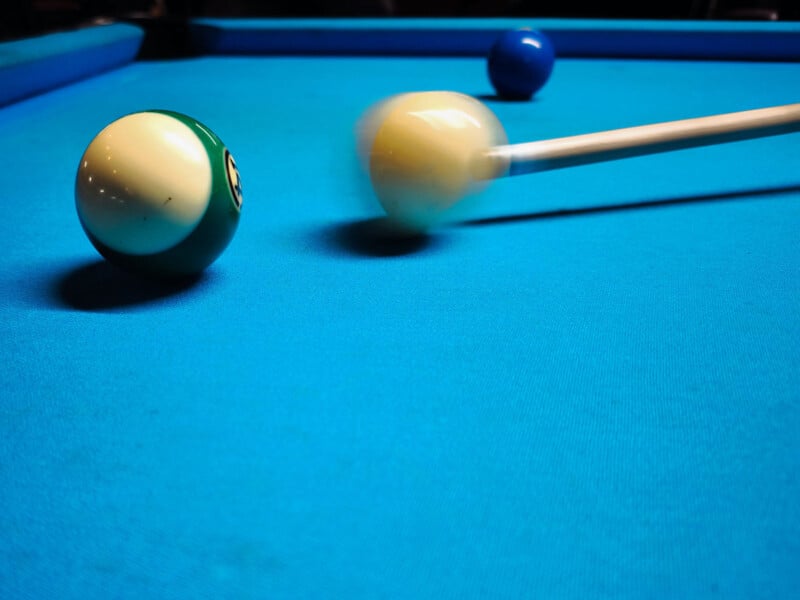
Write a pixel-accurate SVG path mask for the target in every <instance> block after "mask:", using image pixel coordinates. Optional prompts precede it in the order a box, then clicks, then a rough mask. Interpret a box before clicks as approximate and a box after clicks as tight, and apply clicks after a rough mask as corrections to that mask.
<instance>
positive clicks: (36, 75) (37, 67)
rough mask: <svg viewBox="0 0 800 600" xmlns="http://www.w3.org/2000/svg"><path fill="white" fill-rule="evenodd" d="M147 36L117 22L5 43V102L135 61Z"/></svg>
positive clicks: (0, 97) (0, 101) (1, 96)
mask: <svg viewBox="0 0 800 600" xmlns="http://www.w3.org/2000/svg"><path fill="white" fill-rule="evenodd" d="M143 38H144V32H143V31H142V30H141V29H140V28H138V27H136V26H134V25H126V24H113V25H101V26H95V27H88V28H86V29H80V30H76V31H66V32H61V33H51V34H48V35H43V36H39V37H36V38H29V39H24V40H17V41H13V42H5V43H0V106H3V105H5V104H10V103H11V102H14V101H17V100H20V99H22V98H26V97H28V96H32V95H34V94H38V93H40V92H43V91H46V90H50V89H53V88H55V87H58V86H60V85H65V84H68V83H71V82H73V81H77V80H79V79H83V78H85V77H90V76H92V75H95V74H97V73H101V72H103V71H107V70H109V69H113V68H115V67H118V66H120V65H124V64H126V63H129V62H131V61H132V60H133V59H134V58H135V57H136V54H137V53H138V51H139V48H140V46H141V45H142V40H143Z"/></svg>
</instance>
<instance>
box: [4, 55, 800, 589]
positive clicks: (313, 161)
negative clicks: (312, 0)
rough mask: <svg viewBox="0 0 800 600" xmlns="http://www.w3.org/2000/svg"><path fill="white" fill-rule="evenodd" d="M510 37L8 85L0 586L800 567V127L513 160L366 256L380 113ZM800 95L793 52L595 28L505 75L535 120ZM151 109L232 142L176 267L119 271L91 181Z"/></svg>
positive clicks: (786, 570)
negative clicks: (630, 154)
mask: <svg viewBox="0 0 800 600" xmlns="http://www.w3.org/2000/svg"><path fill="white" fill-rule="evenodd" d="M484 68H485V65H484V64H483V61H482V60H479V59H468V58H449V59H448V58H442V59H436V60H420V59H418V58H411V59H404V58H396V59H369V58H348V59H324V58H271V59H259V58H243V57H240V58H231V57H228V58H214V57H208V58H200V59H192V60H187V61H180V62H154V63H146V64H145V63H134V64H132V65H129V66H126V67H124V68H121V69H118V70H116V71H113V72H110V73H107V74H104V75H101V76H98V77H96V78H94V79H91V80H87V81H83V82H80V83H77V84H75V85H71V86H69V87H66V88H62V89H59V90H56V91H53V92H51V93H48V94H45V95H42V96H39V97H36V98H33V99H30V100H27V101H24V102H20V103H17V104H14V105H12V106H9V107H6V108H4V109H3V110H2V111H0V138H1V139H3V140H4V141H5V142H6V143H5V144H4V148H5V150H4V152H5V154H4V155H3V160H4V163H5V164H6V166H7V169H8V172H9V173H13V177H7V178H5V179H4V180H3V182H2V183H0V227H1V228H2V236H3V239H4V241H5V252H4V253H3V254H2V256H0V353H2V362H0V383H1V384H2V393H1V394H0V481H2V485H0V507H1V508H2V510H0V597H3V598H47V597H58V598H63V599H69V598H81V599H85V598H109V597H114V598H135V599H141V598H201V597H209V598H212V597H213V598H237V599H238V598H318V597H324V598H464V597H491V598H530V597H541V598H587V597H588V598H596V597H614V598H643V597H681V598H684V597H713V596H719V597H725V598H753V597H765V598H791V597H793V595H794V593H795V591H796V590H797V589H798V587H799V586H800V575H799V574H798V573H800V572H798V570H797V565H798V561H799V560H800V546H799V545H798V541H797V540H798V539H800V537H799V536H800V509H799V508H798V503H797V498H798V496H799V495H800V438H799V437H798V433H797V432H798V431H800V371H799V370H798V368H797V365H798V363H797V357H798V356H799V355H800V314H799V313H798V310H797V307H798V300H797V299H798V294H799V293H800V277H798V275H800V238H799V237H798V233H797V232H798V230H800V179H798V158H797V157H798V153H797V151H796V149H797V144H798V136H797V135H792V136H786V137H781V138H773V139H770V140H760V141H753V142H745V143H741V144H735V145H728V146H724V147H722V146H721V147H716V148H706V149H701V150H692V151H685V152H681V153H675V154H671V155H662V156H651V157H647V158H639V159H632V160H630V161H626V162H618V163H610V164H604V165H593V166H590V167H586V168H582V169H577V170H570V171H558V172H551V173H544V174H541V175H536V176H530V177H520V178H517V179H511V180H506V181H501V182H497V183H496V184H495V185H494V186H493V187H492V188H490V190H489V191H488V192H487V193H486V195H485V197H484V198H483V199H482V200H483V202H482V203H481V204H479V205H477V206H475V207H473V208H472V210H471V212H469V213H468V214H466V215H465V218H468V219H469V220H470V221H471V220H472V219H483V221H481V222H477V223H476V222H470V223H468V224H462V225H458V226H455V227H452V228H450V229H447V230H445V231H442V232H439V233H438V234H437V235H436V236H434V237H432V238H431V239H430V240H429V242H428V244H427V245H424V246H422V247H419V248H417V250H416V251H415V252H409V253H406V254H401V255H398V256H376V255H374V254H375V253H374V252H370V250H374V248H371V247H365V246H364V244H362V243H360V242H359V240H360V239H361V238H359V237H358V236H354V235H351V234H349V233H348V232H352V231H353V229H354V223H357V222H358V220H359V219H362V218H364V217H367V216H369V215H371V214H373V213H372V212H371V209H370V208H369V207H368V205H367V204H366V202H365V200H364V197H363V195H362V194H363V192H364V189H363V183H364V182H363V180H362V179H359V178H357V177H355V176H354V172H355V166H354V162H355V161H354V156H353V135H352V134H353V127H354V123H355V122H356V120H357V119H358V117H359V116H360V115H361V114H362V111H363V110H364V109H365V108H366V107H367V106H369V105H370V104H371V103H373V102H374V101H376V100H378V99H379V98H383V97H385V96H386V95H388V94H392V93H396V92H400V91H408V90H411V89H437V88H438V89H441V88H443V89H455V90H459V91H464V92H467V93H472V94H476V95H482V94H489V93H490V88H489V84H488V81H487V80H486V78H485V74H484ZM109 89H115V90H125V91H126V93H118V94H113V95H109V94H107V93H106V91H107V90H109ZM798 95H800V65H798V64H790V63H782V64H766V63H764V64H755V63H747V64H745V63H734V62H697V61H693V62H671V61H633V60H599V59H595V60H561V61H559V63H558V64H557V65H556V70H555V71H554V74H553V77H552V79H551V81H550V82H549V83H548V85H547V87H546V88H545V89H544V90H543V92H542V94H541V97H540V99H539V100H537V101H536V102H533V103H524V104H517V103H502V102H496V101H493V100H492V99H491V98H487V103H488V104H489V105H490V106H491V107H492V108H493V109H494V110H495V112H496V113H497V114H498V116H499V117H500V118H501V120H502V121H503V123H504V124H505V126H506V128H507V130H508V133H509V136H510V138H511V139H512V141H525V140H531V139H537V138H540V137H542V138H544V137H551V136H556V135H567V134H572V133H582V132H588V131H596V130H601V129H606V128H613V127H622V126H628V125H637V124H643V123H648V122H656V121H661V120H668V119H677V118H685V117H691V116H700V115H704V114H712V113H716V112H726V111H733V110H743V109H747V108H755V107H759V106H766V105H771V104H780V103H786V102H790V101H793V100H795V99H796V98H797V97H798ZM150 107H163V108H170V109H173V110H178V111H181V112H185V113H187V114H191V115H193V116H195V117H197V118H198V119H200V120H201V121H203V122H204V123H206V124H207V125H209V126H210V127H212V128H213V129H214V130H215V131H216V133H218V134H219V135H220V137H221V138H222V139H223V140H224V141H225V142H226V143H227V144H228V146H229V147H230V148H231V150H232V152H233V154H234V155H235V157H236V160H237V164H238V165H239V167H240V169H241V172H242V178H243V184H244V194H245V195H244V206H243V216H242V223H241V226H240V229H239V232H238V233H237V237H236V239H235V240H234V241H233V244H232V245H231V247H230V248H229V249H228V251H227V253H226V254H225V255H223V257H222V258H221V259H220V261H219V262H218V263H216V264H215V265H214V267H213V268H212V269H211V270H210V271H209V273H208V274H207V276H206V277H205V278H204V279H202V280H201V281H200V282H198V283H197V284H196V285H194V286H191V287H188V288H186V289H182V290H175V289H172V290H169V289H164V288H157V287H155V288H154V287H150V286H140V285H137V284H134V283H132V282H131V281H130V280H128V279H126V278H124V277H122V276H120V275H118V274H116V273H115V272H114V271H112V270H110V269H107V268H104V267H103V265H102V263H100V262H99V260H98V258H97V257H96V255H95V254H94V251H93V250H92V248H91V246H90V244H89V243H88V241H86V240H85V239H84V237H83V234H82V233H81V230H80V226H79V224H78V221H77V217H76V216H75V213H74V208H73V198H72V186H73V181H74V180H73V178H74V174H75V170H76V168H77V161H78V159H79V157H80V155H81V153H82V151H83V150H84V148H85V146H86V144H88V142H89V140H90V139H91V137H92V136H93V135H94V134H95V133H96V132H97V131H99V129H100V128H102V127H103V126H104V125H105V124H106V123H107V122H108V121H110V120H111V119H113V118H115V117H117V116H119V115H122V114H125V113H127V112H131V111H133V110H138V109H141V108H150ZM560 209H567V211H566V212H562V213H557V211H558V210H560ZM362 241H363V240H362Z"/></svg>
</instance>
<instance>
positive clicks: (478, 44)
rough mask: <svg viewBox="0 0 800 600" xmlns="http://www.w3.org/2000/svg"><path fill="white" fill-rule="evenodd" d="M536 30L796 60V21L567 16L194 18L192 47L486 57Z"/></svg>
mask: <svg viewBox="0 0 800 600" xmlns="http://www.w3.org/2000/svg"><path fill="white" fill-rule="evenodd" d="M522 27H529V28H534V29H539V30H541V31H543V32H544V33H546V34H547V36H548V37H549V38H550V39H551V40H552V42H553V44H554V46H555V49H556V52H557V53H558V55H559V56H561V57H566V56H583V57H589V56H596V57H628V58H693V59H707V60H735V59H741V60H798V59H800V24H798V23H791V22H782V23H759V22H744V21H740V22H735V21H729V22H725V21H721V22H709V21H674V22H664V21H637V20H631V21H606V20H597V19H592V20H573V19H339V20H332V21H331V20H314V19H299V20H292V19H280V20H274V19H273V20H270V19H196V20H195V21H194V22H193V23H192V25H191V28H190V29H191V33H192V38H193V40H194V44H195V46H196V50H197V51H198V52H201V53H202V52H207V53H210V54H256V55H258V54H339V55H350V54H354V55H360V54H366V55H389V56H391V55H419V56H430V55H440V56H485V55H486V53H487V52H488V51H489V48H490V47H491V46H492V44H493V43H494V42H495V40H496V39H497V38H498V36H499V35H500V34H502V33H503V32H505V31H508V30H509V29H518V28H522Z"/></svg>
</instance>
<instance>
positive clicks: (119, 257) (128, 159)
mask: <svg viewBox="0 0 800 600" xmlns="http://www.w3.org/2000/svg"><path fill="white" fill-rule="evenodd" d="M75 203H76V209H77V212H78V218H79V219H80V223H81V225H82V227H83V229H84V232H85V233H86V235H87V237H88V238H89V240H90V241H91V243H92V244H93V245H94V247H95V248H96V249H97V251H98V252H100V254H101V255H102V256H104V257H105V258H106V259H107V260H109V261H110V262H112V263H114V264H116V265H117V266H120V267H122V268H124V269H126V270H129V271H135V272H139V273H143V274H146V275H152V276H157V277H166V278H169V277H181V276H190V275H195V274H197V273H200V272H201V271H203V270H204V269H205V268H206V267H208V266H209V265H210V264H211V263H212V262H214V261H215V260H216V259H217V257H218V256H219V255H220V254H221V253H222V252H223V250H225V248H226V247H227V246H228V244H229V243H230V241H231V239H232V238H233V235H234V233H235V232H236V228H237V225H238V223H239V215H240V211H241V205H242V186H241V181H240V178H239V171H238V169H237V168H236V162H235V161H234V159H233V156H232V155H231V153H230V152H229V151H228V150H227V148H226V147H225V145H224V144H223V143H222V140H220V139H219V137H217V135H216V134H215V133H213V132H212V131H211V130H210V129H209V128H208V127H206V126H205V125H203V124H202V123H200V122H198V121H197V120H195V119H193V118H191V117H189V116H186V115H184V114H181V113H177V112H172V111H166V110H148V111H143V112H137V113H133V114H129V115H126V116H124V117H122V118H120V119H117V120H116V121H114V122H112V123H111V124H109V125H108V126H107V127H105V128H104V129H103V130H102V131H101V132H100V133H98V134H97V136H96V137H95V138H94V139H93V140H92V141H91V143H90V144H89V146H88V147H87V148H86V151H85V152H84V154H83V157H82V158H81V162H80V165H79V167H78V173H77V177H76V182H75Z"/></svg>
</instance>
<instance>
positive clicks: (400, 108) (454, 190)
mask: <svg viewBox="0 0 800 600" xmlns="http://www.w3.org/2000/svg"><path fill="white" fill-rule="evenodd" d="M506 143H507V138H506V133H505V131H504V130H503V126H502V125H501V124H500V121H499V120H498V119H497V117H496V116H495V115H494V113H492V111H491V110H489V109H488V108H487V107H486V106H485V105H484V104H482V103H481V102H479V101H478V100H476V99H475V98H472V97H470V96H467V95H464V94H460V93H457V92H417V93H408V94H401V95H399V96H394V97H392V98H389V99H387V100H384V101H382V102H380V103H378V104H377V105H376V106H375V107H373V108H372V109H370V110H369V111H368V112H367V113H366V115H365V116H364V117H363V119H362V120H361V123H360V124H359V128H358V151H359V154H360V156H361V159H362V164H363V165H364V167H365V168H366V169H367V170H368V172H369V178H370V181H371V183H372V188H373V190H374V192H375V196H376V197H377V199H378V201H379V202H380V204H381V205H382V206H383V208H384V210H385V211H386V214H387V216H388V217H389V219H390V220H391V221H392V222H393V223H394V224H396V225H398V226H399V227H400V228H402V229H405V230H409V231H424V230H426V229H429V228H431V227H433V226H435V225H438V224H441V223H443V222H445V221H446V220H447V219H448V217H449V216H451V214H452V212H453V210H454V208H455V206H456V205H457V204H459V202H460V201H461V200H462V199H463V198H465V197H468V196H473V195H475V194H477V193H478V192H480V191H482V190H483V189H484V188H485V187H486V185H488V182H489V180H491V179H493V178H495V177H498V176H500V175H501V172H500V170H501V166H500V165H499V164H498V163H497V162H496V161H489V160H488V159H486V158H485V157H484V153H485V151H486V150H488V149H489V148H490V147H492V146H497V145H503V144H506Z"/></svg>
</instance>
